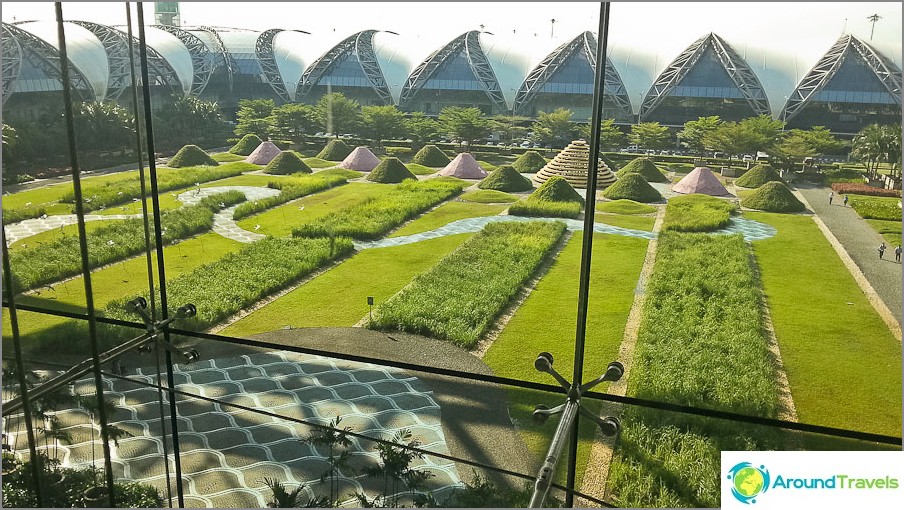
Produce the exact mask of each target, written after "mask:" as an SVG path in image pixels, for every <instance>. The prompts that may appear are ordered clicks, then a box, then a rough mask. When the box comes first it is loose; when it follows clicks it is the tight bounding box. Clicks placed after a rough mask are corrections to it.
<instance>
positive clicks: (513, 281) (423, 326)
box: [368, 222, 565, 348]
mask: <svg viewBox="0 0 904 510" xmlns="http://www.w3.org/2000/svg"><path fill="white" fill-rule="evenodd" d="M564 232H565V225H564V224H563V223H559V222H555V223H553V222H527V223H522V222H508V223H503V222H499V223H490V224H489V225H487V226H486V227H484V229H483V230H482V231H481V232H480V233H479V234H477V235H475V236H474V237H472V238H471V239H469V240H468V241H465V243H464V244H462V245H461V246H459V247H458V248H457V249H456V250H455V251H453V252H452V253H450V254H449V255H447V256H446V257H445V258H443V259H442V260H441V261H439V262H438V263H437V264H436V265H435V266H433V268H432V269H430V270H429V271H427V272H426V273H424V274H422V275H419V276H417V277H416V278H415V279H414V280H413V281H412V282H411V283H410V284H409V285H408V286H407V287H405V288H404V289H402V290H401V291H400V292H399V293H398V294H396V295H395V296H393V297H392V298H390V299H389V300H388V301H386V302H385V303H384V304H382V305H381V306H380V307H379V308H378V309H377V313H376V314H375V317H374V322H373V323H371V324H369V325H368V327H371V328H374V329H382V330H399V331H407V332H409V333H415V334H419V335H426V336H431V337H435V338H440V339H444V340H450V341H452V342H454V343H456V344H458V345H461V346H463V347H465V348H473V347H474V346H475V345H476V344H477V341H478V340H479V339H480V337H481V335H483V333H484V332H485V331H486V330H487V328H489V327H490V326H491V325H492V324H493V322H494V321H495V320H496V317H497V316H498V315H499V314H500V313H502V311H503V310H504V309H505V307H506V306H507V305H508V304H509V303H510V301H511V299H512V298H513V297H514V296H515V295H516V294H517V293H518V291H519V290H520V289H521V287H522V286H523V285H524V284H525V282H527V280H528V279H529V278H530V277H531V276H532V275H533V274H534V272H535V271H536V269H537V266H539V265H540V262H541V261H542V260H543V258H544V257H545V256H546V255H547V254H548V253H549V252H550V250H552V248H553V247H554V246H555V245H556V242H557V241H558V240H559V239H560V238H561V237H562V234H563V233H564Z"/></svg>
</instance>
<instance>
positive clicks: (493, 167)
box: [477, 159, 496, 172]
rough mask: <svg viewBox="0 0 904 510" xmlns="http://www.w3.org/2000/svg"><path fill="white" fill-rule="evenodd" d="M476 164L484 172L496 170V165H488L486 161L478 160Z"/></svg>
mask: <svg viewBox="0 0 904 510" xmlns="http://www.w3.org/2000/svg"><path fill="white" fill-rule="evenodd" d="M477 164H478V165H480V167H481V168H483V169H484V170H486V171H487V172H492V171H493V170H496V165H494V164H492V163H489V162H487V161H483V160H479V159H478V160H477Z"/></svg>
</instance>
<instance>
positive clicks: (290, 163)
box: [264, 151, 312, 175]
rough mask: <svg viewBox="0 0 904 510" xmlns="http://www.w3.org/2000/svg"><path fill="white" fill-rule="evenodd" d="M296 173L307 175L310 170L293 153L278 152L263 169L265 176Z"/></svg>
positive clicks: (296, 154) (299, 157) (295, 153)
mask: <svg viewBox="0 0 904 510" xmlns="http://www.w3.org/2000/svg"><path fill="white" fill-rule="evenodd" d="M298 172H301V173H305V174H309V173H311V172H312V170H311V167H309V166H308V165H307V164H305V162H304V161H302V159H301V156H299V155H298V153H297V152H295V151H282V152H280V153H279V154H277V155H276V157H275V158H273V160H271V161H270V162H269V163H267V166H265V167H264V173H265V174H272V175H289V174H295V173H298Z"/></svg>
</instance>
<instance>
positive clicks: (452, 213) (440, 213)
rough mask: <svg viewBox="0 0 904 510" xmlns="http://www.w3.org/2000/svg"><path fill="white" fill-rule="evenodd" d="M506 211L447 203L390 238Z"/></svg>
mask: <svg viewBox="0 0 904 510" xmlns="http://www.w3.org/2000/svg"><path fill="white" fill-rule="evenodd" d="M504 210H505V206H504V205H492V204H476V203H473V202H470V203H469V202H458V201H452V202H446V203H445V204H442V205H441V206H439V207H437V208H436V209H434V210H432V211H430V212H428V213H426V214H424V215H423V216H420V217H419V218H415V219H414V220H411V222H409V223H408V224H407V225H404V226H403V227H402V228H400V229H398V230H397V231H395V232H393V233H392V235H390V236H389V237H399V236H409V235H411V234H419V233H421V232H428V231H430V230H433V229H435V228H439V227H442V226H443V225H446V224H448V223H451V222H453V221H456V220H461V219H465V218H477V217H481V216H495V215H497V214H499V213H501V212H502V211H504Z"/></svg>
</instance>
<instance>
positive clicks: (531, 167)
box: [512, 151, 546, 174]
mask: <svg viewBox="0 0 904 510" xmlns="http://www.w3.org/2000/svg"><path fill="white" fill-rule="evenodd" d="M544 166H546V159H545V158H543V156H541V155H540V153H539V152H537V151H527V152H525V153H524V154H522V155H520V156H518V159H516V160H515V162H514V163H512V167H513V168H514V169H515V170H517V171H518V172H522V173H526V174H535V173H537V172H539V171H540V169H541V168H543V167H544Z"/></svg>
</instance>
